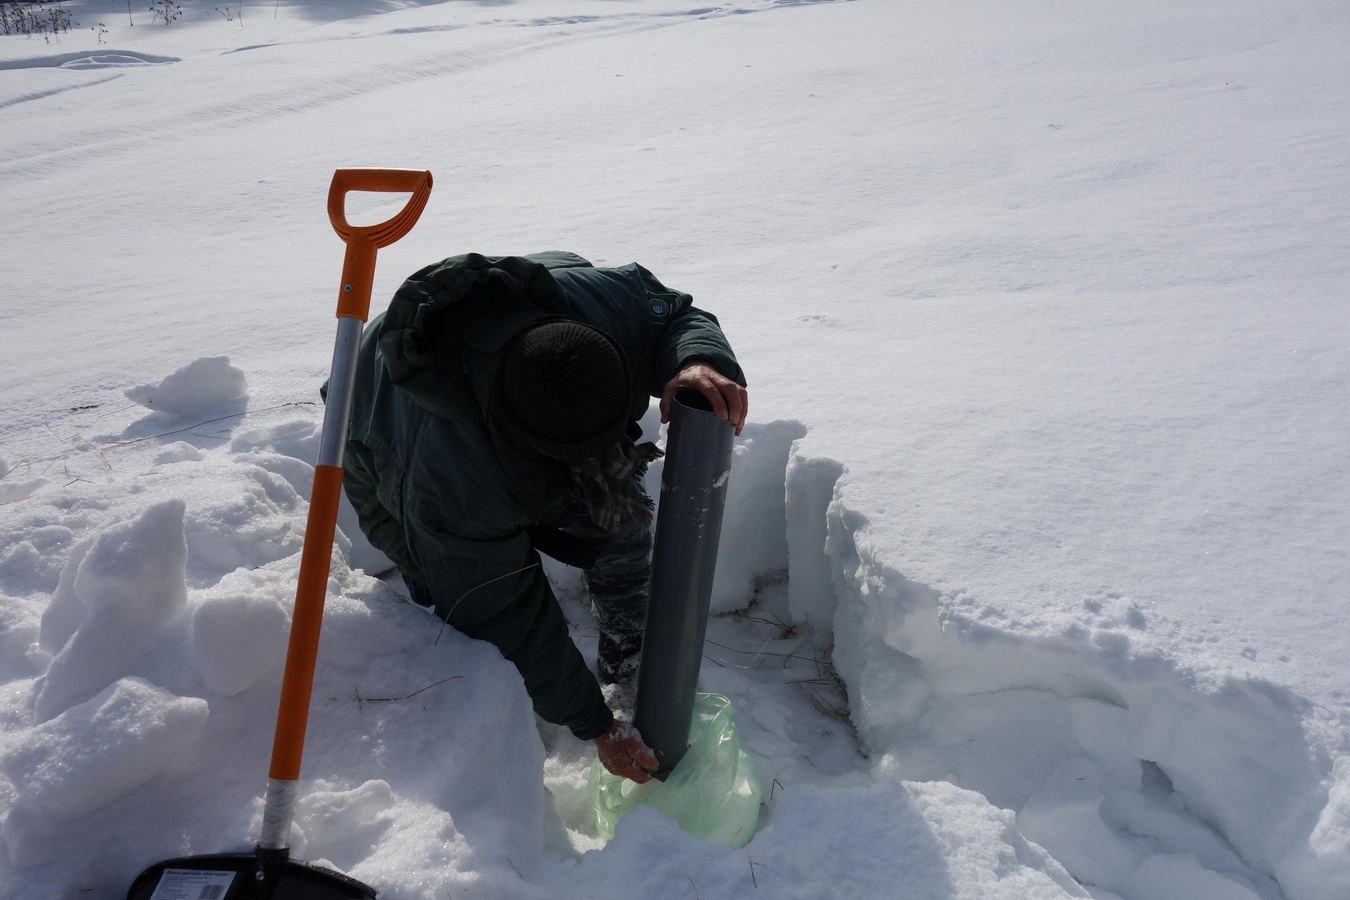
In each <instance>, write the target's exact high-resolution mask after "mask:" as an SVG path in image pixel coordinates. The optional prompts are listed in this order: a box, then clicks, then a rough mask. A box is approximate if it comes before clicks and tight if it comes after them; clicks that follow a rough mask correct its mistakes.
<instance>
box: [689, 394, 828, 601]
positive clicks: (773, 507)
mask: <svg viewBox="0 0 1350 900" xmlns="http://www.w3.org/2000/svg"><path fill="white" fill-rule="evenodd" d="M805 435H806V427H805V426H803V425H802V424H801V423H800V422H790V421H787V422H784V421H780V422H769V423H767V424H763V425H761V424H754V423H752V424H749V425H746V426H745V429H744V431H743V432H742V435H741V437H740V438H739V439H738V440H737V441H736V444H735V447H734V448H733V450H732V459H731V472H730V475H729V480H728V482H727V497H726V506H725V509H724V511H723V515H722V532H721V540H720V542H719V543H718V549H717V568H716V571H715V572H714V574H713V585H712V599H711V601H710V608H711V610H712V612H713V613H721V612H730V611H731V610H733V609H742V608H743V607H745V606H746V605H747V604H748V603H749V602H750V596H751V594H752V593H753V592H754V587H755V576H756V575H761V574H765V573H769V572H779V571H784V570H786V569H787V567H788V547H787V518H786V512H785V509H784V496H785V490H784V481H785V479H786V477H787V464H788V453H789V452H790V451H791V449H792V442H793V441H795V440H797V439H798V438H801V437H804V436H805Z"/></svg>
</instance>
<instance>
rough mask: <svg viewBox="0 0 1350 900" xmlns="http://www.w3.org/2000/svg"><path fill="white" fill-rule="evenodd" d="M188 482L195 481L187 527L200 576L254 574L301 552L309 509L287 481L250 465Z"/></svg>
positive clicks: (195, 474) (191, 475)
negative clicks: (204, 572) (209, 573)
mask: <svg viewBox="0 0 1350 900" xmlns="http://www.w3.org/2000/svg"><path fill="white" fill-rule="evenodd" d="M185 477H187V478H189V479H193V480H194V481H195V484H194V487H193V498H194V503H193V511H192V513H191V514H190V515H189V516H188V518H187V524H186V539H187V543H188V547H189V548H190V550H191V555H192V564H193V570H194V573H200V572H201V570H202V569H204V568H206V569H213V570H215V571H216V572H220V573H222V574H223V573H225V572H231V571H233V570H235V569H238V568H241V567H243V568H250V569H251V568H253V567H255V566H261V565H266V564H267V563H269V562H274V561H276V560H279V559H285V558H286V557H288V556H291V555H292V554H295V553H298V552H300V549H301V546H302V545H303V543H304V527H303V526H304V518H303V511H304V507H303V505H302V502H301V499H300V495H299V494H298V493H297V492H296V490H295V488H294V487H293V486H292V485H291V484H290V482H289V481H287V480H286V479H285V478H284V477H282V476H280V475H276V474H274V473H272V472H269V471H268V470H267V469H265V468H263V467H261V466H258V465H250V464H245V465H233V466H230V467H228V468H226V469H225V470H223V473H222V474H220V475H216V476H207V477H203V476H202V475H201V474H200V473H198V472H195V471H190V472H189V474H188V475H187V476H185ZM183 489H186V488H183Z"/></svg>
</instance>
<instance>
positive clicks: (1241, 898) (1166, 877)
mask: <svg viewBox="0 0 1350 900" xmlns="http://www.w3.org/2000/svg"><path fill="white" fill-rule="evenodd" d="M1120 896H1122V897H1124V898H1125V900H1261V897H1260V895H1259V894H1257V893H1256V892H1255V891H1253V890H1252V889H1251V888H1248V887H1245V886H1243V885H1241V884H1238V883H1237V882H1236V881H1233V880H1232V879H1231V878H1225V877H1224V876H1222V875H1220V874H1219V873H1218V872H1212V871H1210V870H1209V869H1206V868H1205V867H1204V866H1202V865H1200V863H1199V862H1197V861H1196V859H1195V857H1194V856H1173V855H1170V854H1165V853H1159V854H1158V855H1156V856H1151V857H1149V858H1148V859H1146V860H1145V861H1144V862H1143V863H1141V864H1140V866H1139V868H1138V869H1136V870H1135V872H1134V874H1133V875H1131V876H1130V879H1129V880H1128V881H1127V882H1125V884H1124V885H1123V886H1122V887H1121V888H1120Z"/></svg>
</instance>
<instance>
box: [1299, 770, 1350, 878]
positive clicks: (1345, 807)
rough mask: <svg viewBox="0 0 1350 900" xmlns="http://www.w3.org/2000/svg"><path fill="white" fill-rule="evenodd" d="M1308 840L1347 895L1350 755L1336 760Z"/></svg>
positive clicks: (1349, 829)
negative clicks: (1329, 783)
mask: <svg viewBox="0 0 1350 900" xmlns="http://www.w3.org/2000/svg"><path fill="white" fill-rule="evenodd" d="M1309 843H1310V844H1311V846H1312V850H1313V854H1314V855H1315V856H1316V857H1317V859H1318V861H1319V862H1320V863H1322V864H1323V866H1324V867H1325V868H1326V869H1327V870H1328V871H1329V872H1331V873H1334V875H1335V878H1336V883H1337V884H1338V885H1340V887H1341V890H1342V891H1343V892H1344V894H1345V895H1346V896H1348V897H1350V756H1342V757H1341V758H1340V759H1338V760H1336V766H1335V781H1334V783H1333V784H1332V787H1331V792H1330V796H1328V798H1327V805H1326V807H1325V808H1324V809H1323V810H1322V815H1321V816H1320V817H1319V818H1318V820H1317V827H1315V828H1314V829H1313V833H1312V838H1311V839H1310V841H1309Z"/></svg>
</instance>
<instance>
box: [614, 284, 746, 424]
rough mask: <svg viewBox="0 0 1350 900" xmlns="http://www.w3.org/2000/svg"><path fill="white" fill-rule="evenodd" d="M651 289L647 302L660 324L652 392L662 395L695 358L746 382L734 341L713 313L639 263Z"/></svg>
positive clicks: (736, 380)
mask: <svg viewBox="0 0 1350 900" xmlns="http://www.w3.org/2000/svg"><path fill="white" fill-rule="evenodd" d="M638 271H639V272H640V273H641V275H642V281H643V286H644V287H645V288H646V292H647V305H648V308H649V309H650V311H651V314H652V322H653V324H654V325H655V326H656V348H655V349H656V353H655V358H654V360H653V366H652V384H651V385H650V386H649V389H648V393H650V394H651V395H652V396H653V397H659V396H660V395H661V391H662V389H664V387H665V385H666V383H667V382H668V381H670V379H672V378H674V377H675V375H676V374H677V373H678V372H679V371H680V369H682V368H683V367H684V366H686V365H688V364H689V363H691V362H696V361H698V362H706V363H708V364H709V365H711V366H712V367H713V368H714V369H716V370H717V371H718V372H721V373H722V374H723V375H725V376H726V377H727V378H730V379H731V380H732V381H735V382H736V383H737V384H739V385H741V386H742V387H744V386H745V383H746V381H745V373H744V372H742V371H741V366H740V364H739V363H738V362H737V361H736V354H735V353H733V352H732V349H731V344H730V343H729V342H728V341H727V338H726V335H724V334H723V333H722V326H721V325H720V324H719V323H718V321H717V317H716V316H714V315H713V314H712V313H710V312H707V311H705V310H701V309H699V308H698V307H696V306H694V305H693V300H694V298H693V297H691V296H690V295H688V294H686V293H683V292H681V291H672V290H671V289H670V288H668V287H666V286H665V285H664V284H662V283H661V282H660V281H659V280H657V278H656V276H655V275H653V274H652V273H651V272H649V271H647V270H646V269H644V268H642V267H641V266H638Z"/></svg>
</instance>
